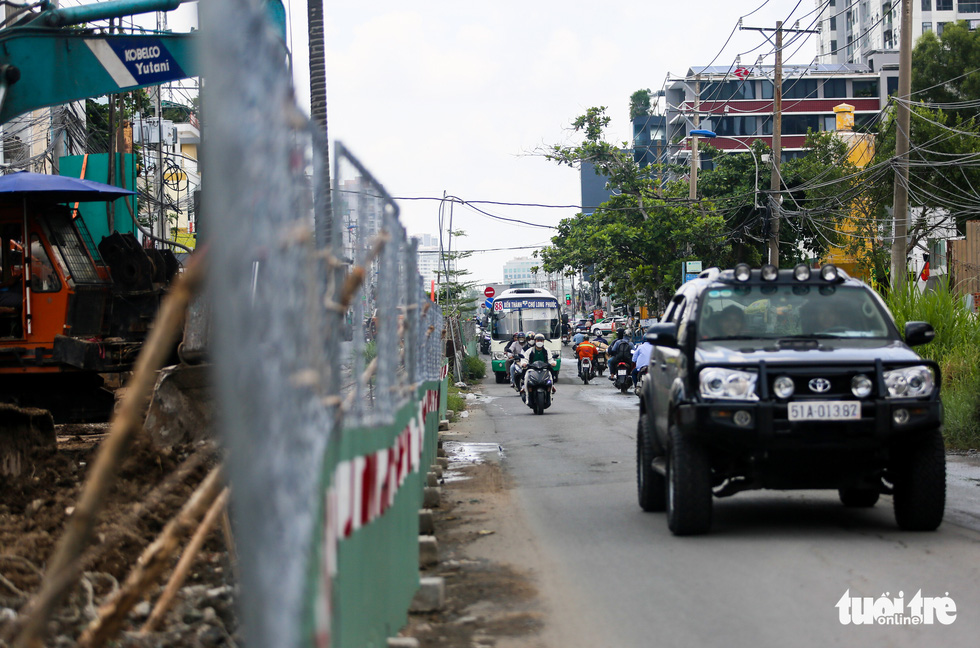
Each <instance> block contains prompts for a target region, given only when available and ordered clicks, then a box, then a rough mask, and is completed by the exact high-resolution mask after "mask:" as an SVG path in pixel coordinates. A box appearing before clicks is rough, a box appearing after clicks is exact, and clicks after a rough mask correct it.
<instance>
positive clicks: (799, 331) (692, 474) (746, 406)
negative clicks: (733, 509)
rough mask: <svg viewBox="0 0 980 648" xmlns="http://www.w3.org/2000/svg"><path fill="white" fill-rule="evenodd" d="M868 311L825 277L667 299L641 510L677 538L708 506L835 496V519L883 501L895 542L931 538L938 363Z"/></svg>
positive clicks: (705, 522) (779, 278)
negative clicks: (772, 497) (660, 515)
mask: <svg viewBox="0 0 980 648" xmlns="http://www.w3.org/2000/svg"><path fill="white" fill-rule="evenodd" d="M934 336H935V332H934V331H933V328H932V326H931V325H929V324H927V323H925V322H909V323H907V324H906V325H905V331H904V340H903V336H902V335H900V334H899V332H898V330H897V329H896V327H895V323H894V320H893V319H892V317H891V314H890V313H889V312H888V309H887V308H886V307H885V304H884V302H883V301H882V300H881V298H880V297H879V296H878V295H877V293H875V292H874V291H873V290H872V289H870V288H869V287H868V286H867V285H865V284H864V283H862V282H860V281H857V280H855V279H852V278H850V277H848V276H847V275H846V274H845V273H844V272H843V271H841V270H839V269H838V268H836V267H834V266H832V265H825V266H823V267H822V268H821V269H819V270H811V269H810V268H809V267H808V266H806V265H800V266H797V267H796V268H794V269H792V270H789V269H787V270H777V269H776V268H775V266H771V265H766V266H763V267H762V268H761V269H751V268H749V266H747V265H744V264H740V265H738V266H736V267H735V269H733V270H718V269H717V268H711V269H709V270H706V271H704V272H702V273H701V274H700V275H699V276H698V278H697V279H694V280H692V281H689V282H687V283H685V284H684V285H683V286H681V287H680V289H679V290H678V292H677V294H676V295H674V297H673V299H672V300H671V302H670V305H669V306H668V308H667V310H666V312H665V314H664V317H663V320H662V321H661V322H660V323H658V324H654V325H653V326H651V327H650V328H649V329H647V335H646V339H647V341H649V342H651V343H652V344H653V345H654V349H653V352H652V354H651V357H650V369H649V377H648V379H647V380H646V381H644V383H643V389H642V392H641V396H640V420H639V424H638V425H637V439H636V459H637V463H636V467H637V468H636V472H637V489H638V494H639V501H640V506H641V507H642V508H643V510H644V511H663V510H665V509H666V511H667V524H668V526H669V527H670V530H671V531H672V532H673V533H674V534H677V535H687V534H698V533H705V532H707V531H708V530H709V529H710V527H711V508H712V498H713V497H724V496H726V495H733V494H735V493H737V492H739V491H742V490H746V489H760V488H770V489H816V488H821V489H823V488H829V489H837V490H838V493H839V495H840V499H841V502H842V503H843V504H844V505H845V506H854V507H870V506H874V504H875V503H876V502H877V501H878V496H879V494H881V493H891V494H892V496H893V499H894V508H895V519H896V521H897V523H898V526H899V527H900V528H902V529H910V530H934V529H936V528H937V527H938V526H939V524H940V523H941V522H942V518H943V508H944V506H945V498H946V455H945V449H944V447H943V436H942V422H943V408H942V402H941V401H940V398H939V386H940V374H939V368H938V367H937V365H936V364H935V363H934V362H932V361H929V360H923V359H922V358H920V357H919V356H918V354H916V353H915V352H914V351H912V349H911V348H910V347H912V346H915V345H917V344H923V343H926V342H930V341H931V340H932V339H933V337H934Z"/></svg>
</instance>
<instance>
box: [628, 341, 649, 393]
mask: <svg viewBox="0 0 980 648" xmlns="http://www.w3.org/2000/svg"><path fill="white" fill-rule="evenodd" d="M652 352H653V343H651V342H648V341H647V340H644V341H643V342H642V343H640V344H638V345H637V346H636V349H634V350H633V384H634V385H635V384H637V378H638V377H639V375H640V372H641V371H643V368H644V367H647V366H649V364H650V354H651V353H652Z"/></svg>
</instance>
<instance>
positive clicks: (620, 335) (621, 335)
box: [616, 329, 626, 340]
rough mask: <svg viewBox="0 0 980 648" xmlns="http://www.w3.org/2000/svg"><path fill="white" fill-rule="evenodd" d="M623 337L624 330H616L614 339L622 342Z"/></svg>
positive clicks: (624, 334)
mask: <svg viewBox="0 0 980 648" xmlns="http://www.w3.org/2000/svg"><path fill="white" fill-rule="evenodd" d="M625 336H626V329H616V337H617V338H619V339H620V340H622V339H623V337H625Z"/></svg>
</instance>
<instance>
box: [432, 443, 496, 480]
mask: <svg viewBox="0 0 980 648" xmlns="http://www.w3.org/2000/svg"><path fill="white" fill-rule="evenodd" d="M442 449H443V450H445V451H446V457H447V458H448V459H449V468H447V469H446V471H445V472H443V474H442V478H443V480H444V481H446V482H452V481H460V480H463V479H465V477H464V476H463V474H462V470H461V469H462V468H463V467H465V466H472V465H473V464H480V463H485V462H487V461H488V456H491V455H492V454H494V453H495V454H496V455H497V458H498V459H503V458H504V449H503V447H502V446H500V445H498V444H496V443H467V442H463V441H444V442H443V444H442Z"/></svg>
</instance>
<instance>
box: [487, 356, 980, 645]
mask: <svg viewBox="0 0 980 648" xmlns="http://www.w3.org/2000/svg"><path fill="white" fill-rule="evenodd" d="M565 355H566V356H568V355H570V353H569V351H568V350H567V349H566V350H565ZM563 366H564V369H563V371H562V373H561V379H560V380H559V383H558V394H557V397H556V399H555V402H554V404H553V405H552V407H551V408H550V409H549V410H547V411H546V412H545V414H544V415H543V416H535V415H534V414H533V413H532V412H531V410H530V409H529V408H527V406H525V405H524V404H523V403H522V402H521V400H520V398H518V397H517V395H516V394H515V392H514V391H513V389H511V388H509V387H508V386H506V385H497V384H495V383H494V382H493V377H492V375H491V376H490V377H489V378H488V379H487V380H486V382H485V385H484V388H483V391H484V394H485V395H486V396H487V397H489V398H488V399H487V402H486V405H485V412H486V415H487V416H488V417H489V423H490V425H487V426H485V427H486V431H485V432H484V436H485V437H486V438H485V439H484V440H486V441H495V442H496V443H498V444H499V446H500V449H501V453H500V457H499V461H500V463H501V465H502V466H503V468H504V471H505V473H506V474H507V475H508V476H509V478H510V480H511V481H510V483H511V485H512V493H511V495H512V499H513V502H514V506H515V507H516V508H517V510H516V511H515V515H517V516H518V517H519V519H520V520H521V522H520V524H521V525H524V527H523V533H524V534H525V536H524V538H523V540H522V541H521V542H520V543H517V545H516V546H515V547H514V548H513V549H512V550H511V553H512V555H511V558H512V559H513V560H514V562H515V563H517V564H520V565H522V566H524V567H525V568H526V569H528V570H529V571H531V572H532V573H534V574H535V575H536V577H537V580H538V581H539V587H540V589H541V594H542V597H543V598H544V599H545V607H546V609H547V610H548V614H547V620H546V631H545V633H544V635H543V636H542V637H541V638H540V645H546V646H562V647H564V648H567V647H572V646H590V647H592V646H597V645H601V646H609V647H633V646H636V647H640V646H684V647H692V646H698V647H703V646H724V647H726V648H733V647H740V646H746V647H748V646H752V647H759V646H779V647H780V648H783V647H785V646H820V647H826V646H834V645H841V646H851V645H857V644H858V643H859V642H860V643H861V645H865V646H870V645H874V646H878V645H888V646H923V645H926V646H936V645H943V646H975V645H976V642H977V637H978V636H980V586H978V583H980V462H978V461H976V460H975V459H974V460H972V461H971V460H968V459H964V458H956V457H950V461H949V462H948V463H949V468H948V473H949V476H948V478H947V489H948V494H947V511H946V518H945V521H944V523H943V525H942V526H941V527H940V528H939V530H938V531H937V532H933V533H909V532H902V531H899V530H898V528H897V527H896V526H895V521H894V516H893V513H892V507H891V498H890V497H887V496H883V497H882V499H881V500H880V501H879V502H878V504H877V506H875V507H874V508H873V509H861V510H857V509H846V508H844V507H843V506H842V505H841V504H840V503H839V500H838V498H837V494H836V492H829V491H826V492H825V491H789V492H780V491H748V492H743V493H740V494H738V495H735V496H734V497H728V498H724V499H720V500H719V499H715V509H714V513H715V515H714V526H713V530H712V533H711V534H709V535H706V536H700V537H688V538H676V537H674V536H672V535H671V534H670V532H669V531H668V529H667V525H666V521H665V519H664V515H663V514H661V513H643V512H642V511H641V510H640V508H639V506H638V505H637V502H636V486H635V457H634V452H635V445H634V444H635V430H636V417H637V398H636V397H635V396H633V395H632V393H631V394H629V395H621V394H620V393H619V392H617V391H615V390H614V389H613V388H612V384H611V383H610V382H609V381H608V380H606V378H605V377H602V378H600V379H598V380H597V381H595V383H593V384H590V385H587V386H586V385H583V384H582V382H581V381H580V380H577V379H576V380H572V376H573V375H574V368H575V364H574V361H573V360H571V359H570V358H567V357H566V359H565V360H563ZM473 440H474V441H479V440H480V439H477V438H474V439H473ZM845 592H848V593H849V595H850V597H856V598H862V597H868V598H870V599H876V600H877V599H879V597H882V596H883V595H884V596H887V598H890V599H894V598H896V597H899V596H902V598H903V600H902V601H901V602H900V604H908V603H909V602H911V601H912V599H913V597H914V596H915V595H916V593H917V592H921V596H922V597H923V598H924V599H928V600H927V601H926V602H927V603H931V604H933V605H938V606H946V607H945V608H944V609H947V610H948V609H949V607H948V606H949V604H950V601H951V602H952V604H953V605H955V610H956V612H955V618H954V620H953V621H952V623H949V624H943V623H939V622H938V621H935V622H933V623H931V624H920V625H911V624H902V625H878V624H875V623H872V624H862V625H856V624H854V623H850V624H843V623H842V622H841V620H840V610H839V608H838V603H839V601H841V599H842V597H843V596H844V594H845ZM938 597H942V598H938ZM884 602H885V601H884V600H877V604H878V605H879V609H880V610H881V611H887V609H886V608H885V607H884ZM899 609H900V610H901V615H900V617H901V618H900V619H899V620H905V619H906V618H908V615H909V614H910V612H909V608H908V607H905V605H902V607H900V608H899ZM949 618H951V613H947V616H946V619H947V620H949ZM508 645H509V644H508ZM515 645H516V644H515ZM536 645H539V644H536Z"/></svg>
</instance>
